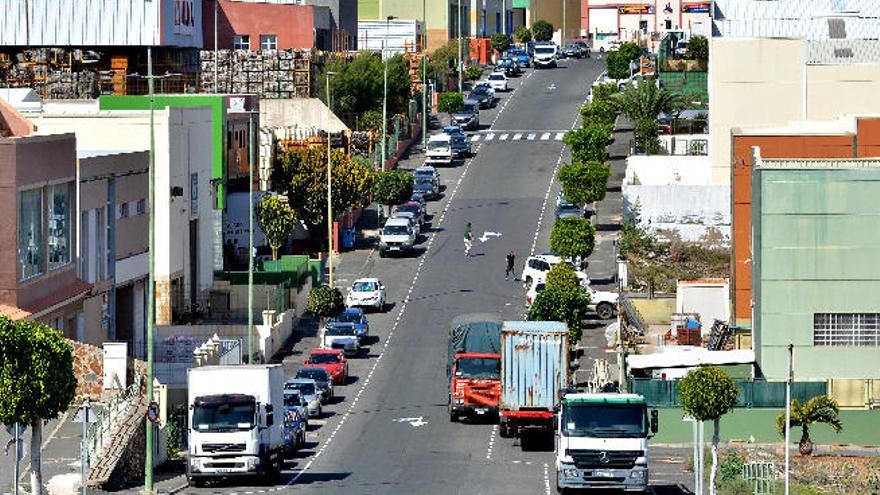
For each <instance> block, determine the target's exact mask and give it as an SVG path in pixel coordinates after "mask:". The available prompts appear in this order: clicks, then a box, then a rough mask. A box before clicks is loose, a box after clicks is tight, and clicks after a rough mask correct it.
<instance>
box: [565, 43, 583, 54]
mask: <svg viewBox="0 0 880 495" xmlns="http://www.w3.org/2000/svg"><path fill="white" fill-rule="evenodd" d="M562 56H563V57H565V58H581V57H583V52H581V47H579V46H577V45H576V44H574V43H568V44H566V45H565V46H564V47H562Z"/></svg>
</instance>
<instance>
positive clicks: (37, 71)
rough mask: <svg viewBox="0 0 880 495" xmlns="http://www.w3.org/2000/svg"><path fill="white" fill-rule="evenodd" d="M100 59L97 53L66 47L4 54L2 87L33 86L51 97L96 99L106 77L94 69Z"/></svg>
mask: <svg viewBox="0 0 880 495" xmlns="http://www.w3.org/2000/svg"><path fill="white" fill-rule="evenodd" d="M100 59H101V55H100V54H99V53H97V52H93V51H89V50H80V49H75V50H67V49H64V48H29V49H25V50H22V51H20V52H17V53H15V54H14V55H13V56H12V57H10V56H9V55H8V54H3V56H2V57H0V87H10V88H31V89H33V90H34V91H36V92H37V93H38V94H39V95H40V96H42V97H44V98H49V99H86V98H95V97H97V96H98V95H99V94H100V93H101V86H100V83H101V82H102V81H103V79H104V74H102V73H101V72H99V71H97V70H95V69H94V68H93V67H95V65H94V64H95V63H96V62H99V61H100ZM86 67H90V68H88V69H87V68H86Z"/></svg>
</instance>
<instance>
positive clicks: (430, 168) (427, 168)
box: [413, 165, 437, 172]
mask: <svg viewBox="0 0 880 495" xmlns="http://www.w3.org/2000/svg"><path fill="white" fill-rule="evenodd" d="M420 170H421V171H423V172H424V171H430V172H436V171H437V169H436V168H434V167H433V166H431V165H419V166H418V167H416V169H415V170H413V172H418V171H420Z"/></svg>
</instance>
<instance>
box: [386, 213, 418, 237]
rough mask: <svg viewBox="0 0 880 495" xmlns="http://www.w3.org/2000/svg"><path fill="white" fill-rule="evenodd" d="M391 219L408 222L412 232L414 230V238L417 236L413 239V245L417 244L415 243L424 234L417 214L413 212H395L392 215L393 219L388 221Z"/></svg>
mask: <svg viewBox="0 0 880 495" xmlns="http://www.w3.org/2000/svg"><path fill="white" fill-rule="evenodd" d="M391 219H395V220H400V221H403V222H406V225H408V226H409V228H410V230H412V234H413V236H415V237H414V239H413V243H414V244H415V241H417V240H418V239H419V236H420V235H421V232H422V227H421V226H420V225H419V219H418V217H417V216H416V214H415V213H413V212H411V211H395V212H394V213H392V214H391V218H389V219H388V220H391ZM386 223H387V221H386Z"/></svg>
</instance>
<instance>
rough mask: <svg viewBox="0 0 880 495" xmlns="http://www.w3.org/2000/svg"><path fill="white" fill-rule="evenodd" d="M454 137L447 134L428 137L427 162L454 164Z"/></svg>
mask: <svg viewBox="0 0 880 495" xmlns="http://www.w3.org/2000/svg"><path fill="white" fill-rule="evenodd" d="M453 154H454V153H453V151H452V138H451V137H449V136H448V135H446V134H435V135H433V136H431V137H430V138H429V139H428V149H427V150H426V152H425V163H436V164H442V165H452V158H453Z"/></svg>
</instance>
